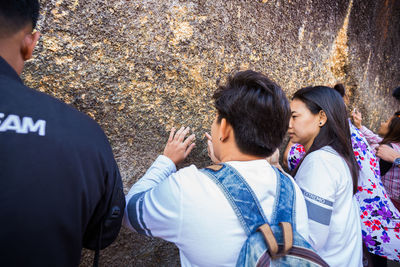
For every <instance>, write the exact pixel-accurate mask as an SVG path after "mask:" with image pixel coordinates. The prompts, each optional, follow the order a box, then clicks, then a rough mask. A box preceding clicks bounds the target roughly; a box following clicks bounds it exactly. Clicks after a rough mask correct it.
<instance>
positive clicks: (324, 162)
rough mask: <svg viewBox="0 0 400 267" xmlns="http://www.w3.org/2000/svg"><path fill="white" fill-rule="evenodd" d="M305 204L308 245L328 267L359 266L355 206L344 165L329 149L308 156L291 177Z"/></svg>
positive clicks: (360, 238)
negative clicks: (307, 218) (309, 244)
mask: <svg viewBox="0 0 400 267" xmlns="http://www.w3.org/2000/svg"><path fill="white" fill-rule="evenodd" d="M295 179H296V182H297V184H298V185H299V186H300V188H301V190H302V192H303V195H304V197H305V200H306V204H307V211H308V217H309V229H310V243H311V245H312V246H313V247H314V249H315V250H317V253H318V254H319V255H320V256H321V257H322V258H323V259H324V260H325V261H326V262H327V263H328V264H329V265H330V266H362V237H361V225H360V218H359V213H358V210H359V209H358V203H357V201H356V200H355V198H354V197H353V182H352V178H351V174H350V171H349V168H348V166H347V164H346V162H345V161H344V160H343V158H342V157H340V156H339V155H338V154H337V153H336V151H334V150H333V149H332V148H331V147H328V146H326V147H324V148H322V149H320V150H317V151H314V152H312V153H310V154H309V155H308V156H306V158H305V159H304V161H303V162H302V164H301V165H300V167H299V170H298V171H297V174H296V176H295Z"/></svg>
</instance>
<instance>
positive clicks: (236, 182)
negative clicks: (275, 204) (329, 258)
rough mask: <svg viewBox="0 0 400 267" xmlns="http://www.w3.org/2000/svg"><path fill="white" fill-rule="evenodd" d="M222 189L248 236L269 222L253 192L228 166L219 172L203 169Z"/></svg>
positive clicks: (224, 165) (234, 170)
mask: <svg viewBox="0 0 400 267" xmlns="http://www.w3.org/2000/svg"><path fill="white" fill-rule="evenodd" d="M201 171H202V172H204V173H205V174H207V175H208V176H209V177H210V178H211V179H213V180H214V182H215V183H216V184H217V185H218V186H219V187H220V188H221V189H222V191H223V192H224V194H225V196H226V198H227V199H228V200H229V202H230V203H231V205H232V208H233V210H234V211H235V213H236V215H237V216H238V218H239V221H240V223H241V224H242V226H243V228H244V230H245V232H246V234H247V235H248V236H249V235H250V234H252V233H253V232H255V231H256V230H257V228H258V227H259V226H260V225H262V224H264V222H266V221H267V218H266V217H265V215H264V212H263V210H262V209H261V207H260V203H259V202H258V201H255V200H256V199H257V197H256V195H255V194H254V192H253V190H252V189H251V188H250V186H249V185H248V184H247V182H246V181H245V180H244V179H243V177H242V176H241V175H240V174H239V173H238V172H237V171H236V169H234V168H232V167H231V166H229V165H227V164H223V167H222V168H221V169H220V170H219V171H214V170H211V169H202V170H201Z"/></svg>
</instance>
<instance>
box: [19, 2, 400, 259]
mask: <svg viewBox="0 0 400 267" xmlns="http://www.w3.org/2000/svg"><path fill="white" fill-rule="evenodd" d="M41 4H42V11H41V19H40V21H39V25H38V30H39V31H40V32H41V33H42V37H41V40H40V43H39V44H38V47H37V49H36V51H35V52H36V55H35V57H34V59H33V60H31V61H30V62H28V63H27V65H26V69H25V72H24V75H23V76H24V77H23V78H24V80H25V82H26V83H27V84H28V85H29V86H31V87H34V88H37V89H38V90H40V91H44V92H46V93H48V94H50V95H53V96H55V97H57V98H59V99H62V100H63V101H65V102H66V103H68V104H70V105H72V106H74V107H76V108H77V109H78V110H81V111H82V112H84V113H86V114H88V115H89V116H91V117H92V118H93V119H95V120H96V121H97V122H98V123H99V124H100V125H101V126H102V127H103V129H104V131H105V132H106V134H107V135H108V137H109V139H110V142H111V144H112V147H113V150H114V153H115V157H116V160H117V162H118V164H119V167H120V170H121V174H122V176H123V180H124V183H125V186H126V190H128V188H129V187H130V186H131V185H132V184H133V183H134V182H135V181H136V180H137V179H138V178H140V176H141V175H142V174H143V173H144V172H145V170H146V168H148V167H149V166H150V164H151V163H152V161H153V160H154V159H155V158H156V156H157V155H158V154H159V153H160V152H162V149H163V147H164V144H165V142H166V139H167V136H168V131H169V129H170V128H171V127H172V126H173V125H175V126H178V127H179V126H182V125H186V126H190V127H191V128H192V129H193V131H194V132H195V133H196V136H197V141H196V143H197V148H196V149H195V150H194V151H193V152H192V155H191V156H190V157H189V158H188V159H187V161H186V162H185V164H183V165H187V164H189V163H196V164H197V165H198V166H205V165H207V164H209V160H208V159H207V151H206V144H205V142H204V138H203V134H204V132H205V131H208V129H209V127H210V125H211V122H212V119H213V117H214V110H213V104H212V101H211V96H212V93H213V91H214V89H215V88H216V84H217V83H218V82H219V81H223V80H224V78H225V77H226V76H227V75H228V74H230V73H232V72H234V71H236V70H239V69H248V68H250V69H254V70H257V71H262V72H263V73H265V74H267V75H268V76H269V77H270V78H272V79H273V80H275V81H276V82H277V83H278V84H280V85H281V86H282V88H284V90H285V91H286V92H287V94H288V95H289V96H290V95H292V94H293V92H295V91H296V90H297V89H299V88H301V87H303V86H308V85H317V84H322V85H331V86H333V85H334V84H335V83H337V82H342V83H344V84H345V85H346V86H347V89H348V90H349V93H350V95H351V108H353V107H358V108H359V109H360V110H361V111H362V112H363V115H364V118H365V119H364V121H365V124H366V125H367V126H369V127H372V129H376V127H377V126H378V125H379V122H380V121H381V120H382V119H386V118H388V117H389V115H390V114H391V113H392V112H393V111H394V110H397V109H398V108H399V105H398V103H397V102H395V100H394V99H392V97H391V96H390V94H391V90H392V89H393V88H394V87H397V86H400V75H399V69H400V61H399V58H400V46H399V41H400V0H375V1H372V0H370V1H367V0H333V1H332V0H319V1H318V0H314V1H312V0H262V1H255V0H253V1H250V0H248V1H239V0H237V1H233V0H214V1H205V0H197V1H185V0H162V1H154V0H142V1H137V0H131V1H129V0H96V1H90V0H42V1H41ZM92 256H93V254H92V253H91V252H88V251H84V253H83V259H82V264H81V265H82V266H89V265H91V263H92ZM178 264H179V257H178V254H177V250H176V248H175V247H174V246H173V245H171V244H168V243H166V242H163V241H160V240H157V239H150V238H145V237H143V236H139V235H137V234H132V233H128V232H127V231H126V230H124V229H123V230H122V231H121V234H120V236H119V237H118V239H117V241H116V242H115V243H114V244H113V245H112V246H111V247H109V248H107V249H106V250H104V251H103V252H102V253H101V265H102V266H176V265H178Z"/></svg>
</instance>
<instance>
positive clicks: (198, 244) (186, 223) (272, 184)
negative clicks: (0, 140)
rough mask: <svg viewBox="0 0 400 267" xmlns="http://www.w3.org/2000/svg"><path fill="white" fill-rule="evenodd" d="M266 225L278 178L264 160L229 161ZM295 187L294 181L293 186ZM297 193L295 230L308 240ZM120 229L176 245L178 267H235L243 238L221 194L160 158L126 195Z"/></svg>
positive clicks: (199, 176)
mask: <svg viewBox="0 0 400 267" xmlns="http://www.w3.org/2000/svg"><path fill="white" fill-rule="evenodd" d="M228 164H229V165H231V166H232V167H234V168H235V169H236V170H237V171H238V172H239V173H240V174H241V175H242V176H243V177H244V179H245V180H246V181H247V183H248V184H249V185H250V187H251V188H252V189H253V191H254V193H255V195H256V196H257V198H258V200H259V201H260V204H261V207H262V209H263V210H264V213H265V215H266V216H267V218H268V219H269V220H270V219H271V213H272V208H273V206H274V205H273V204H274V201H275V195H276V174H275V171H274V170H273V169H272V167H271V166H270V165H269V163H268V162H267V161H266V160H254V161H246V162H239V161H231V162H228ZM293 183H294V181H293ZM294 185H295V191H296V204H295V205H296V206H295V207H296V220H295V222H296V228H297V231H298V233H300V234H301V235H302V236H303V237H305V239H306V240H308V223H307V211H306V204H305V201H304V198H303V195H302V193H301V191H300V189H299V187H298V186H297V185H296V184H295V183H294ZM126 201H127V208H126V209H125V215H126V217H125V218H124V224H125V226H127V227H129V228H131V229H134V230H136V231H138V232H140V233H142V234H145V235H150V236H155V237H160V238H162V239H165V240H167V241H170V242H173V243H175V244H176V245H177V247H178V248H179V251H180V258H181V264H182V266H235V264H236V260H237V257H238V256H239V252H240V249H241V247H242V246H243V244H244V242H245V240H246V239H247V236H246V234H245V232H244V230H243V228H242V226H241V224H240V223H239V220H238V218H237V216H236V214H235V212H234V211H233V209H232V207H231V205H230V203H229V201H228V200H227V199H226V198H225V195H224V193H223V192H222V191H221V189H220V188H219V187H218V186H217V185H216V184H215V183H214V181H212V180H211V179H210V178H209V177H208V176H207V175H205V174H204V173H202V172H200V171H199V169H197V168H196V167H195V166H194V165H191V166H189V167H186V168H183V169H180V170H179V171H176V169H175V165H174V163H173V162H172V161H171V160H170V159H169V158H167V157H165V156H159V157H158V158H157V160H156V161H155V162H154V163H153V165H152V166H151V167H150V168H149V169H148V171H147V172H146V174H145V175H144V176H143V177H142V178H141V179H140V180H139V181H138V182H137V183H136V184H134V185H133V186H132V188H131V190H130V191H129V193H128V195H127V196H126Z"/></svg>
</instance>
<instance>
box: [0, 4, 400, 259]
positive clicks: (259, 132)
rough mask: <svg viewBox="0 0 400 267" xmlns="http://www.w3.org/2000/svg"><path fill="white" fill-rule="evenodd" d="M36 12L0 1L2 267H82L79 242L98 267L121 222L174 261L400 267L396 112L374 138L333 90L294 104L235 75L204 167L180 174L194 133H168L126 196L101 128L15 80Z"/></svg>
mask: <svg viewBox="0 0 400 267" xmlns="http://www.w3.org/2000/svg"><path fill="white" fill-rule="evenodd" d="M38 14H39V2H38V1H37V0H5V1H2V3H1V4H0V119H1V121H0V148H1V150H2V152H3V153H1V156H0V162H1V163H0V173H1V179H0V181H1V182H0V183H1V187H0V188H1V189H0V190H1V191H0V198H1V200H2V201H1V202H0V211H1V212H2V214H3V217H2V218H3V220H2V223H1V230H0V237H1V240H2V241H3V242H2V245H1V248H0V251H1V255H2V264H4V266H37V265H44V266H78V265H79V261H80V254H81V249H82V247H86V248H89V249H92V250H95V251H96V254H95V259H94V265H97V264H98V253H99V250H101V249H103V248H105V247H107V246H108V245H110V244H111V243H112V242H113V241H114V240H115V238H116V237H117V235H118V233H119V230H120V227H121V224H124V225H125V226H126V227H127V228H128V229H131V230H133V231H136V232H138V233H140V234H144V235H147V236H153V237H159V238H162V239H164V240H167V241H170V242H173V243H174V244H176V246H177V247H178V248H179V252H180V260H181V265H182V266H255V264H256V262H257V261H260V260H259V258H258V256H257V257H256V256H255V254H252V253H253V252H252V251H253V250H252V249H253V247H256V248H257V249H258V248H259V247H261V252H262V253H261V255H262V256H260V257H261V259H262V260H261V262H265V261H277V260H279V259H281V260H282V262H281V263H282V265H284V266H285V265H286V266H302V265H305V264H306V262H308V263H310V262H313V263H312V264H316V263H318V266H328V265H329V266H384V264H386V262H385V261H386V259H389V260H393V261H399V262H400V211H399V207H400V179H399V178H400V111H397V112H395V113H394V114H393V115H391V117H390V118H389V119H388V120H387V121H386V122H384V123H382V125H381V127H380V129H379V131H378V134H375V133H373V132H372V131H371V130H369V129H368V128H367V127H365V126H364V125H363V124H362V115H361V113H360V112H359V111H358V110H356V109H355V110H353V111H352V112H349V111H348V105H349V99H348V97H347V95H346V89H345V87H344V86H343V85H342V84H337V85H335V86H334V87H329V86H310V87H305V88H301V89H299V90H297V91H296V92H295V93H294V95H293V96H292V98H291V101H289V99H288V98H287V96H286V94H285V93H284V91H283V90H282V89H281V87H280V86H279V85H278V84H277V83H275V82H274V81H272V80H271V79H270V78H268V77H267V76H266V75H264V74H262V73H260V72H255V71H252V70H246V71H239V72H237V73H235V74H233V75H231V76H229V77H227V81H226V83H225V84H220V85H219V87H218V88H217V90H216V91H215V93H214V95H213V99H214V107H215V117H214V121H213V123H212V126H211V131H210V133H206V134H205V136H206V139H207V149H208V154H209V156H210V159H211V161H212V162H213V165H211V166H208V167H206V168H199V167H196V166H195V165H190V166H188V167H185V168H181V169H179V170H177V167H176V166H177V165H178V164H179V163H181V162H182V161H183V160H184V159H185V158H187V157H188V155H189V154H190V153H191V151H192V150H193V148H194V147H195V143H194V141H195V135H194V134H190V128H189V127H181V128H180V129H175V128H172V129H171V131H170V134H169V138H168V141H167V144H166V146H165V149H164V151H163V153H162V155H160V156H158V158H157V159H156V160H155V161H154V163H153V164H152V165H151V167H150V168H149V169H148V170H147V172H146V173H145V174H144V176H143V177H141V178H140V179H139V180H138V181H137V182H136V183H135V184H134V185H133V186H132V187H131V188H130V190H129V192H128V194H127V195H126V196H124V194H123V188H122V187H123V186H122V181H121V177H120V174H119V170H118V166H117V164H116V162H115V160H114V157H113V154H112V151H111V147H110V145H109V143H108V141H107V138H106V136H105V135H104V133H103V131H102V130H101V128H100V127H99V126H98V124H97V123H95V122H94V121H93V120H91V119H90V118H89V117H88V116H86V115H84V114H82V113H80V112H78V111H76V110H74V109H73V108H71V107H69V106H67V105H66V104H64V103H62V102H61V101H58V100H56V99H54V98H52V97H49V96H47V95H45V94H43V93H40V92H38V91H36V90H33V89H30V88H28V87H26V86H25V85H24V84H23V82H22V80H21V79H20V78H19V75H20V74H21V72H22V71H23V66H24V62H25V61H26V60H28V59H30V58H31V57H32V53H33V50H34V47H35V45H36V43H37V41H38V40H39V36H40V34H39V33H38V32H33V29H34V28H35V25H36V22H37V19H38ZM393 96H394V97H396V98H399V97H400V87H399V88H397V89H396V90H395V91H394V93H393ZM349 117H351V118H349ZM287 135H288V136H289V139H290V140H289V143H288V145H287V148H286V150H285V153H284V154H283V160H282V165H283V167H281V164H279V162H278V161H279V150H278V148H279V147H280V146H281V144H282V143H283V141H284V138H285V136H287ZM285 170H286V171H285ZM278 224H279V227H278ZM277 229H281V230H282V233H283V241H282V237H280V236H277V234H276V233H281V232H280V230H277ZM288 240H289V241H288ZM275 242H276V243H275ZM282 242H283V243H282ZM260 244H261V245H260ZM277 244H280V245H282V244H283V245H282V246H278V245H277ZM288 244H289V245H288ZM296 246H297V247H300V248H301V249H300V250H298V249H297V250H295V249H294V248H296ZM299 251H303V252H301V253H300V252H299ZM304 251H307V252H304ZM296 253H297V254H296ZM302 253H305V254H302ZM257 255H258V254H257ZM291 255H292V256H293V255H295V257H293V258H290V257H291ZM308 263H307V264H308ZM253 264H254V265H253ZM312 264H311V263H310V265H312ZM307 266H308V265H307ZM312 266H314V265H312Z"/></svg>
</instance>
